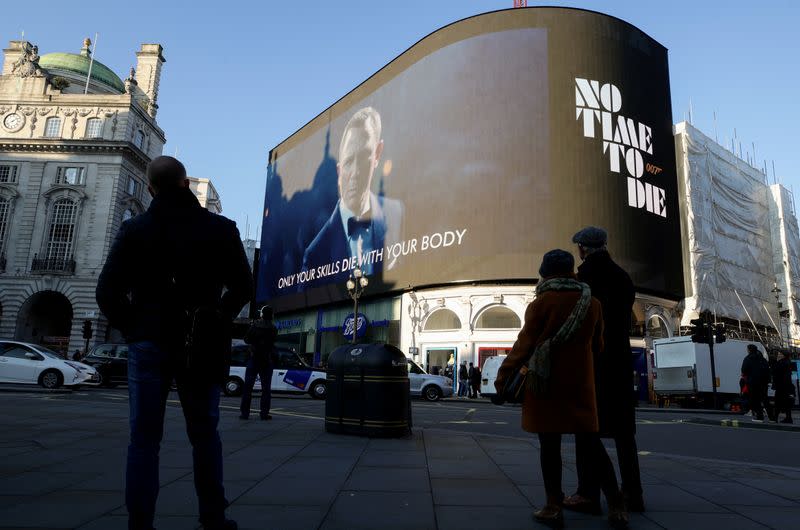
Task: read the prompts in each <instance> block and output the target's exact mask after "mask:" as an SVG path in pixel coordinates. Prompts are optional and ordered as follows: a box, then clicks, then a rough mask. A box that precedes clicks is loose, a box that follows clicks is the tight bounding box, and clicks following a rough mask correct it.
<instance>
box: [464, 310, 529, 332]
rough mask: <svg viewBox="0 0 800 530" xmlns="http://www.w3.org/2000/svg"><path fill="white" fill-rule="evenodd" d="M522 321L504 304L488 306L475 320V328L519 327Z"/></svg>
mask: <svg viewBox="0 0 800 530" xmlns="http://www.w3.org/2000/svg"><path fill="white" fill-rule="evenodd" d="M521 327H522V323H521V322H520V320H519V317H518V316H517V314H516V313H515V312H513V311H512V310H510V309H509V308H507V307H504V306H494V307H490V308H489V309H487V310H486V311H484V312H483V313H481V314H480V316H479V317H478V319H477V320H476V321H475V329H519V328H521Z"/></svg>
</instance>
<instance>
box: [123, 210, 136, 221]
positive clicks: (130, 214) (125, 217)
mask: <svg viewBox="0 0 800 530" xmlns="http://www.w3.org/2000/svg"><path fill="white" fill-rule="evenodd" d="M134 217H135V214H134V213H133V210H131V209H130V208H128V209H127V210H125V211H124V212H122V222H125V221H127V220H128V219H133V218H134Z"/></svg>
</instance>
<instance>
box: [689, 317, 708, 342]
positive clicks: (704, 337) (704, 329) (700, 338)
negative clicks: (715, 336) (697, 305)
mask: <svg viewBox="0 0 800 530" xmlns="http://www.w3.org/2000/svg"><path fill="white" fill-rule="evenodd" d="M691 324H692V329H691V332H692V342H700V343H702V344H708V340H709V336H708V335H709V333H708V331H709V326H708V324H706V321H705V320H704V319H702V318H695V319H694V320H692V321H691Z"/></svg>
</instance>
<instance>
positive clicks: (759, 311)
mask: <svg viewBox="0 0 800 530" xmlns="http://www.w3.org/2000/svg"><path fill="white" fill-rule="evenodd" d="M675 139H676V150H677V153H676V154H677V163H678V178H679V179H681V180H682V186H683V190H684V196H683V197H681V199H682V200H683V201H686V202H685V204H684V205H683V209H682V212H684V213H685V215H684V216H683V218H682V219H681V221H682V223H684V226H683V234H684V238H685V239H686V241H684V266H685V267H686V268H687V271H688V273H689V274H688V279H689V283H690V284H689V285H687V289H686V291H687V295H688V296H687V298H686V300H685V310H684V313H683V318H682V321H681V325H688V324H689V320H690V319H691V318H695V312H698V313H699V312H702V311H711V312H712V313H715V314H716V315H717V316H718V317H727V318H733V319H737V320H741V321H743V322H747V321H749V320H750V319H751V318H752V320H753V321H754V322H755V323H756V324H757V325H759V326H769V327H774V324H773V322H774V321H777V319H778V310H777V307H776V304H775V295H774V293H773V292H772V289H773V286H774V284H775V282H776V281H777V282H778V285H779V287H780V288H781V289H782V290H783V293H782V295H783V296H784V297H785V296H786V295H787V294H789V296H790V298H789V300H791V294H790V293H791V292H792V289H793V288H794V289H797V281H798V280H797V273H798V271H800V268H798V251H799V250H800V239H799V238H798V232H797V230H798V229H797V219H796V218H795V216H794V212H793V209H792V207H791V198H790V197H789V195H788V192H786V193H785V194H784V193H783V192H780V191H775V190H772V189H770V186H768V185H767V184H766V182H765V177H764V174H763V173H761V172H760V171H759V170H757V169H755V168H753V167H751V166H750V165H749V164H747V163H746V162H744V161H743V160H741V159H740V158H738V157H737V156H735V155H734V154H733V153H731V152H730V151H728V150H727V149H725V148H724V147H722V146H721V145H719V144H718V143H716V142H714V141H713V140H711V139H710V138H708V137H707V136H705V135H704V134H702V133H701V132H699V131H698V130H697V129H695V128H694V127H692V126H691V125H689V124H687V123H685V122H683V123H679V124H678V125H676V126H675ZM780 189H781V190H783V191H784V192H785V191H786V190H785V189H783V188H782V187H780ZM776 198H777V199H776ZM787 205H788V206H787ZM784 256H786V257H785V258H784ZM784 261H786V263H787V264H786V266H784V265H783V262H784ZM793 286H794V287H793ZM793 292H794V293H800V291H798V290H794V291H793ZM737 293H738V297H737ZM739 298H741V302H740V300H739ZM785 303H786V301H785V299H784V307H786V306H785ZM794 320H796V318H795V317H793V319H792V321H794ZM785 322H786V321H785V320H784V326H785ZM784 330H785V327H784ZM784 333H785V331H784Z"/></svg>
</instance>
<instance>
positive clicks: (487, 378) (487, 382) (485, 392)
mask: <svg viewBox="0 0 800 530" xmlns="http://www.w3.org/2000/svg"><path fill="white" fill-rule="evenodd" d="M506 357H507V356H506V355H495V356H494V357H489V358H488V359H486V360H485V361H483V369H482V370H481V390H480V392H481V396H483V397H492V396H493V395H495V394H497V390H495V388H494V382H495V380H496V379H497V370H499V369H500V365H501V364H503V361H505V360H506Z"/></svg>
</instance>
